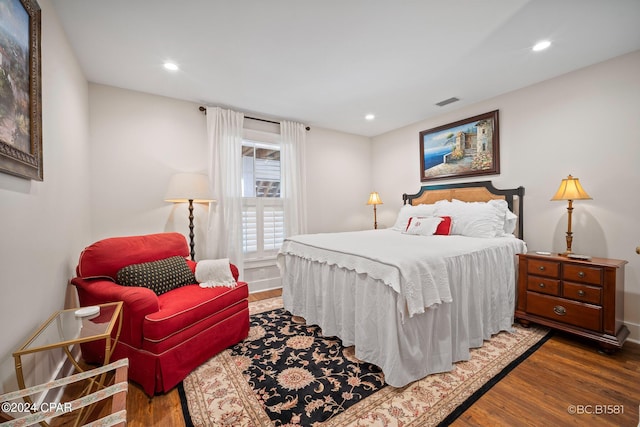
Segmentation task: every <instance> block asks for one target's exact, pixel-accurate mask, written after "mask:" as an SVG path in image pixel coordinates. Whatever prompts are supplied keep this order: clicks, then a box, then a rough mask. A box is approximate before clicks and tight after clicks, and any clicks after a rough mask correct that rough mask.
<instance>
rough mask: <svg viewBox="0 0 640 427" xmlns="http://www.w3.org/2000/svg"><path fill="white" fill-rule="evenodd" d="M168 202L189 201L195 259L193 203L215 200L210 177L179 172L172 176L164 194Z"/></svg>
mask: <svg viewBox="0 0 640 427" xmlns="http://www.w3.org/2000/svg"><path fill="white" fill-rule="evenodd" d="M164 200H165V201H166V202H173V203H184V202H189V246H190V247H191V259H192V260H194V261H195V255H196V252H195V249H194V248H195V243H194V241H193V236H194V234H193V203H194V202H195V203H209V202H213V201H214V200H213V197H212V196H211V190H210V189H209V178H208V177H207V175H204V174H200V173H178V174H175V175H174V176H172V177H171V180H170V181H169V189H168V190H167V194H166V195H165V196H164Z"/></svg>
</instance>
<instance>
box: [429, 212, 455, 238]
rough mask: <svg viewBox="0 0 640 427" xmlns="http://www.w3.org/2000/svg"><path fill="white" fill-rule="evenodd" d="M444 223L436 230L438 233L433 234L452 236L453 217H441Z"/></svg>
mask: <svg viewBox="0 0 640 427" xmlns="http://www.w3.org/2000/svg"><path fill="white" fill-rule="evenodd" d="M440 218H442V221H441V222H440V224H438V228H436V232H435V233H433V234H434V235H436V236H448V235H449V234H451V217H450V216H441V217H440Z"/></svg>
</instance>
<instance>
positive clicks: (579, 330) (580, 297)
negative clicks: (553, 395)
mask: <svg viewBox="0 0 640 427" xmlns="http://www.w3.org/2000/svg"><path fill="white" fill-rule="evenodd" d="M626 263H627V261H624V260H619V259H608V258H595V257H594V258H592V259H591V260H590V261H579V260H574V259H570V258H567V257H563V256H557V255H538V254H535V253H530V254H519V255H518V300H517V305H516V312H515V318H516V319H517V320H518V321H519V322H520V323H521V324H523V325H525V326H527V325H528V324H529V322H534V323H538V324H541V325H545V326H549V327H551V328H555V329H559V330H562V331H565V332H569V333H572V334H576V335H579V336H581V337H585V338H588V339H591V340H594V341H596V342H597V343H598V345H599V346H600V347H601V348H602V349H603V350H604V351H607V352H611V351H614V350H617V349H620V348H621V347H622V345H623V344H624V341H625V340H626V339H627V337H628V336H629V329H628V328H627V327H626V326H625V325H624V324H623V317H624V266H625V264H626Z"/></svg>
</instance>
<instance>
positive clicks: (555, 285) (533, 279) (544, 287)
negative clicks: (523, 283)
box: [527, 275, 560, 295]
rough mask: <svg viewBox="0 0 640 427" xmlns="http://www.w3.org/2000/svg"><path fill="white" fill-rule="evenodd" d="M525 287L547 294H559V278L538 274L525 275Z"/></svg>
mask: <svg viewBox="0 0 640 427" xmlns="http://www.w3.org/2000/svg"><path fill="white" fill-rule="evenodd" d="M527 289H528V290H530V291H535V292H542V293H543V294H549V295H560V280H558V279H548V278H546V277H540V276H533V275H531V276H527Z"/></svg>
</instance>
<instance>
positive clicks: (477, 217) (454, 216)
mask: <svg viewBox="0 0 640 427" xmlns="http://www.w3.org/2000/svg"><path fill="white" fill-rule="evenodd" d="M505 203H506V202H505ZM435 206H436V210H435V215H436V216H450V217H451V221H452V223H453V224H452V227H451V234H459V235H462V236H469V237H483V238H491V237H500V236H502V235H503V234H504V216H505V213H504V212H503V211H501V209H500V208H498V207H496V206H494V205H493V204H490V203H484V202H469V203H467V202H461V201H460V200H455V199H454V200H452V201H451V202H448V201H446V200H441V201H439V202H436V204H435Z"/></svg>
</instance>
